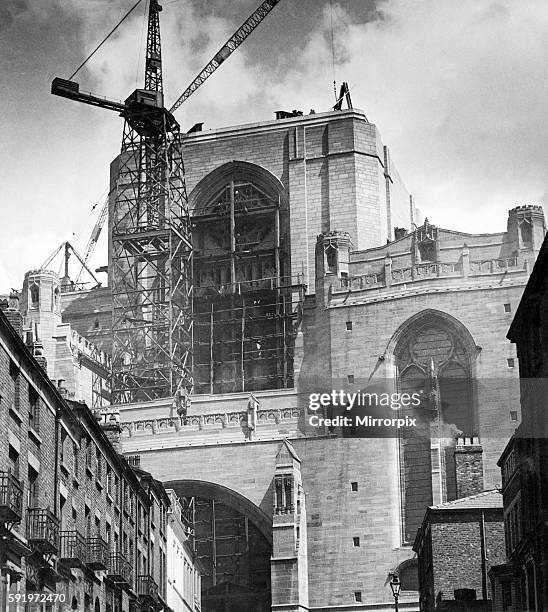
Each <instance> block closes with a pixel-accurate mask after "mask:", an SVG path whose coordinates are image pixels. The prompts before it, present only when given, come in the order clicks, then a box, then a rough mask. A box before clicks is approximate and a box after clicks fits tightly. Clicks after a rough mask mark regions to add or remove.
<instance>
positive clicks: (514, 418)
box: [510, 410, 518, 421]
mask: <svg viewBox="0 0 548 612" xmlns="http://www.w3.org/2000/svg"><path fill="white" fill-rule="evenodd" d="M510 420H511V421H517V420H518V411H517V410H510Z"/></svg>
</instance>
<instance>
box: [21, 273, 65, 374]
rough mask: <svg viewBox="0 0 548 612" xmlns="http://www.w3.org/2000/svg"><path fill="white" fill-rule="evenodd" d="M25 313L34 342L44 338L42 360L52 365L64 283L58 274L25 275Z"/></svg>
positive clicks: (25, 324)
mask: <svg viewBox="0 0 548 612" xmlns="http://www.w3.org/2000/svg"><path fill="white" fill-rule="evenodd" d="M21 313H22V315H23V327H24V329H26V330H30V331H31V334H32V337H33V340H36V339H37V337H38V338H39V339H40V357H44V358H45V359H47V360H48V361H50V363H52V362H51V359H52V357H53V355H54V354H55V341H54V339H53V338H54V336H55V331H56V329H57V326H58V325H59V324H60V323H61V281H60V279H59V276H58V275H57V274H56V273H55V272H52V271H51V270H31V271H30V272H27V273H26V274H25V280H24V281H23V290H22V292H21ZM37 330H39V332H38V336H37ZM42 349H43V350H42ZM45 359H44V361H45ZM49 370H50V369H48V373H49V374H50V376H53V372H52V371H49Z"/></svg>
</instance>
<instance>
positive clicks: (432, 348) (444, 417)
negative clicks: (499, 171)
mask: <svg viewBox="0 0 548 612" xmlns="http://www.w3.org/2000/svg"><path fill="white" fill-rule="evenodd" d="M394 357H395V365H396V372H397V379H398V388H399V391H400V392H402V393H404V392H405V393H420V395H421V398H422V399H421V403H420V405H419V406H417V407H410V408H409V409H408V412H409V416H412V418H416V420H417V427H416V428H414V429H413V430H411V431H409V432H406V433H404V434H402V437H401V438H400V447H401V451H402V459H403V461H402V478H401V480H402V483H401V484H402V500H403V508H402V510H403V518H404V540H405V541H411V540H412V538H413V537H414V535H415V533H416V530H417V529H418V528H419V527H420V524H421V522H422V518H423V516H424V511H425V510H426V507H427V506H428V505H431V504H432V503H434V504H436V503H440V502H442V501H447V500H451V499H454V498H455V496H456V483H455V470H454V458H453V454H454V451H453V449H454V446H455V439H456V437H457V436H463V435H464V436H472V435H477V430H476V417H475V411H474V408H473V395H472V368H471V363H472V361H471V354H470V339H469V334H468V332H467V331H466V330H465V329H464V328H463V327H462V326H460V327H459V325H457V324H456V322H455V321H453V320H451V318H450V317H445V316H442V314H441V313H440V314H436V313H435V312H428V313H426V314H425V315H424V316H422V317H419V318H418V319H417V320H416V321H414V322H412V323H411V324H410V325H409V326H408V327H407V328H406V329H405V330H404V331H403V332H402V334H401V335H400V338H399V340H398V342H397V344H396V347H395V350H394Z"/></svg>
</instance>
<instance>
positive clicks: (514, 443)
mask: <svg viewBox="0 0 548 612" xmlns="http://www.w3.org/2000/svg"><path fill="white" fill-rule="evenodd" d="M547 266H548V243H547V241H545V242H544V244H543V246H542V249H541V250H540V253H539V255H538V259H537V261H536V263H535V266H534V268H533V271H532V273H531V277H530V279H529V282H528V283H527V287H526V288H525V291H524V293H523V297H522V299H521V301H520V304H519V307H518V309H517V312H516V315H515V317H514V320H513V321H512V325H511V326H510V330H509V332H508V338H509V339H510V340H511V341H512V342H513V343H515V344H516V347H517V354H518V359H519V373H520V382H521V402H520V403H521V412H522V421H521V423H520V425H519V427H518V428H517V430H516V432H515V434H514V435H513V436H512V438H511V439H510V441H509V442H508V444H507V446H506V448H505V449H504V452H503V453H502V455H501V457H500V460H499V466H500V468H501V471H502V493H503V499H504V526H505V533H506V555H507V562H506V563H504V564H501V565H499V566H498V567H495V568H493V570H492V573H491V578H492V581H493V589H494V591H495V594H496V596H495V604H496V607H495V609H496V610H497V611H498V610H531V611H535V612H538V611H540V610H546V609H547V607H548V532H547V528H546V513H547V511H548V482H547V468H548V442H547V440H548V418H547V416H546V408H545V398H546V392H547V387H546V380H547V372H548V344H547V343H546V337H547V336H546V334H547V319H546V312H547V309H546V308H547V307H546V302H547V300H548V283H547V280H546V270H547Z"/></svg>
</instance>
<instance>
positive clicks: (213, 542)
mask: <svg viewBox="0 0 548 612" xmlns="http://www.w3.org/2000/svg"><path fill="white" fill-rule="evenodd" d="M195 503H196V522H195V529H196V556H197V559H198V560H199V561H200V563H201V565H202V567H203V568H204V573H203V575H202V608H203V610H204V611H210V610H218V609H219V608H218V607H217V606H219V605H220V604H222V606H223V607H222V609H223V610H225V609H226V610H230V611H234V612H236V611H237V612H256V611H258V610H260V611H261V612H263V611H264V612H266V611H267V610H270V604H271V601H270V557H271V555H272V546H271V545H270V544H269V543H268V542H267V540H266V538H265V537H264V536H263V535H262V534H261V532H260V531H259V530H258V529H257V527H256V526H255V525H254V524H253V523H252V522H251V521H250V520H249V518H248V517H247V516H245V515H244V514H240V513H239V512H237V511H236V510H234V509H233V508H230V507H229V506H227V505H226V504H223V503H222V502H219V501H216V500H212V499H200V498H198V499H196V500H195ZM225 606H226V607H225Z"/></svg>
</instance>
